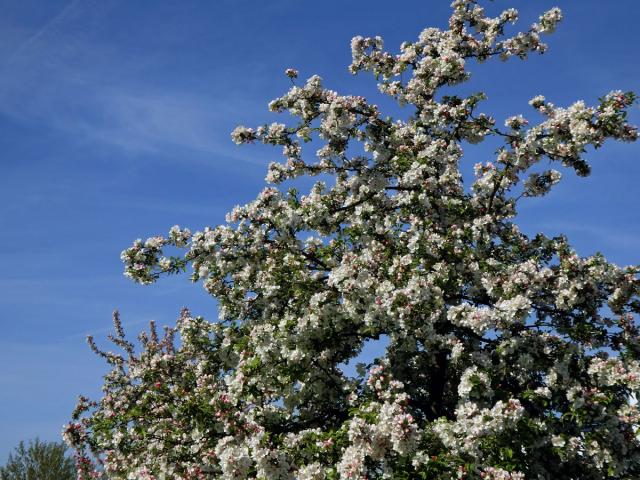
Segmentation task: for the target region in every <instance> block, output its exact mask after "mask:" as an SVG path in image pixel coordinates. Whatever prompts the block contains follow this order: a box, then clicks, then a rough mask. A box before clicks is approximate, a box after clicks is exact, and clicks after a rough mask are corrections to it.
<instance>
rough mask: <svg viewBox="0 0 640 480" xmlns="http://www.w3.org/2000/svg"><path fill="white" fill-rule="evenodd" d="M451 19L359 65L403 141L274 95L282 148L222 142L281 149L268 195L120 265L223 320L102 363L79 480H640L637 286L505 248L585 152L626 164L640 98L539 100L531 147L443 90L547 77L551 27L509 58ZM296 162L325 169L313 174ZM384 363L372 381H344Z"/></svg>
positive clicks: (481, 15)
mask: <svg viewBox="0 0 640 480" xmlns="http://www.w3.org/2000/svg"><path fill="white" fill-rule="evenodd" d="M452 9H453V13H452V15H451V17H450V20H449V27H448V29H447V30H440V29H436V28H428V29H426V30H424V31H423V32H422V33H421V34H420V36H419V38H418V39H417V40H415V41H414V42H411V43H409V42H405V43H403V44H402V45H401V46H400V51H399V53H398V54H392V53H389V52H388V51H387V50H385V48H384V46H383V41H382V39H381V38H379V37H376V38H362V37H355V38H354V39H353V41H352V44H351V49H352V53H353V63H352V64H351V66H350V70H351V72H352V73H354V74H357V73H361V72H370V73H372V74H373V75H374V76H375V77H376V79H377V80H378V82H379V83H378V86H379V89H380V91H381V92H382V93H383V94H385V95H388V96H390V97H392V98H393V99H395V100H397V102H399V104H401V105H405V106H407V110H406V111H407V112H409V114H408V118H404V119H392V118H390V117H387V116H384V115H383V114H382V113H381V111H380V110H379V108H378V107H377V106H376V105H374V104H372V103H369V102H368V101H367V100H366V99H365V98H363V97H357V96H341V95H339V94H338V93H336V92H334V91H332V90H328V89H326V88H325V87H324V86H323V84H322V81H321V79H320V78H319V77H317V76H313V77H311V78H309V79H308V80H307V81H306V82H304V83H303V84H300V86H297V85H296V78H297V75H298V74H297V72H296V71H295V70H292V69H290V70H287V72H286V74H287V75H288V76H289V77H290V78H291V79H292V81H293V83H294V86H293V87H292V88H291V89H290V90H289V91H288V92H287V93H286V94H285V95H284V96H282V97H281V98H278V99H276V100H274V101H273V102H271V103H270V105H269V107H270V109H271V110H272V111H273V112H288V113H289V114H290V115H291V116H293V117H294V118H295V119H296V120H295V121H294V123H292V124H290V125H285V124H282V123H273V124H271V125H268V126H261V127H258V128H255V129H254V128H245V127H238V128H237V129H236V130H234V132H233V133H232V138H233V140H234V141H235V142H236V143H239V144H242V143H255V142H262V143H265V144H269V145H277V146H280V147H281V148H282V150H283V155H284V157H285V161H283V162H282V163H272V164H271V165H270V166H269V170H268V175H267V179H266V180H267V182H268V183H269V184H270V186H268V187H267V188H265V189H264V190H263V191H262V192H261V193H260V194H259V195H258V197H257V198H256V199H255V200H254V201H253V202H251V203H249V204H247V205H245V206H242V207H236V208H235V209H234V210H233V211H232V212H231V213H229V214H228V217H227V223H226V224H225V225H221V226H218V227H215V228H205V229H204V230H203V231H200V232H196V233H193V234H192V233H191V232H190V231H189V230H187V229H181V228H179V227H173V228H172V229H171V230H170V232H169V234H168V235H167V236H156V237H152V238H149V239H148V240H146V241H144V242H143V241H140V240H138V241H136V242H134V244H133V246H131V247H130V248H128V249H127V250H125V251H124V252H123V254H122V259H123V261H124V263H125V266H126V275H128V276H129V277H131V278H132V279H133V280H135V281H136V282H139V283H142V284H148V283H152V282H155V281H156V280H157V279H158V278H159V277H160V276H162V275H163V274H171V273H178V272H181V271H183V270H185V269H186V268H187V267H190V268H192V269H193V275H192V279H193V281H198V282H202V284H203V285H204V288H205V289H206V291H207V292H208V293H210V294H211V295H213V296H214V297H216V298H217V300H218V302H219V317H220V318H219V321H216V322H210V321H207V320H205V319H203V318H200V317H194V316H192V315H191V314H190V313H189V312H188V311H186V310H185V311H183V312H182V314H181V315H180V318H179V319H178V322H177V326H176V327H175V328H168V329H166V331H165V333H164V335H160V334H159V333H158V332H157V331H156V329H155V327H154V326H152V328H151V331H150V332H149V333H145V334H142V335H141V336H140V344H141V345H140V346H139V348H138V349H136V347H135V345H134V344H133V343H131V342H130V341H129V340H127V338H125V335H124V332H123V331H122V327H121V324H120V321H119V318H118V317H117V316H116V317H115V326H116V332H115V334H114V335H113V336H112V337H111V339H112V341H113V342H114V343H115V344H116V345H117V346H118V347H121V350H122V352H121V353H112V352H107V351H102V350H100V349H99V348H98V347H97V346H96V345H95V343H94V342H93V340H91V339H90V343H91V345H92V347H93V348H94V350H95V351H96V352H97V353H98V354H99V355H101V356H103V357H104V358H105V359H106V360H107V361H108V362H109V364H110V365H111V366H112V370H111V372H110V373H109V374H108V375H107V376H106V377H105V383H104V387H103V390H104V396H103V398H102V399H100V400H99V401H97V402H94V401H91V400H88V399H86V398H81V400H80V402H79V404H78V408H77V409H76V411H75V412H74V415H73V421H72V422H71V423H70V424H69V425H68V426H67V427H66V429H65V432H64V436H65V438H66V440H67V442H68V443H69V444H70V445H72V446H73V447H75V448H76V449H77V451H78V452H79V453H78V463H79V465H80V467H81V468H82V473H81V474H80V476H81V478H91V477H92V475H97V473H96V470H95V467H94V462H97V463H99V464H101V465H102V468H104V470H105V471H106V473H107V475H108V476H109V478H113V479H142V480H145V479H146V480H151V479H184V480H187V479H189V480H196V479H210V478H222V479H245V478H255V479H294V478H295V479H302V480H311V479H314V480H315V479H318V480H319V479H374V478H398V479H409V478H411V479H413V478H416V479H419V478H422V479H450V478H466V479H474V478H476V479H478V478H481V479H496V480H497V479H504V480H506V479H513V480H515V479H525V478H526V479H577V478H580V479H603V478H618V479H623V478H625V479H630V478H640V439H639V437H638V435H637V434H636V426H637V425H638V422H639V419H640V412H639V410H638V407H637V406H636V405H633V404H632V402H630V401H629V399H630V398H632V397H633V395H635V394H637V393H638V390H639V389H640V363H639V361H640V344H639V342H638V339H639V334H638V326H637V322H636V320H635V317H634V315H635V314H637V313H638V312H639V311H640V299H639V297H638V293H639V291H640V283H639V282H638V273H639V271H640V269H639V268H638V267H625V268H621V267H618V266H616V265H614V264H612V263H609V262H608V261H607V260H606V259H605V258H603V256H601V255H595V256H590V257H586V258H585V257H581V256H579V255H577V254H576V252H575V251H574V250H573V249H572V248H571V246H570V244H569V243H568V240H567V239H566V238H565V237H564V236H560V237H556V238H549V237H547V236H545V235H543V234H538V235H535V236H527V235H525V234H523V233H522V232H521V231H520V230H519V229H518V227H517V225H516V224H515V223H514V219H515V218H516V215H517V212H518V206H519V202H520V201H521V199H523V198H528V197H538V196H542V195H545V194H546V193H547V192H549V190H550V189H552V188H553V187H554V185H556V184H557V183H558V182H559V181H560V177H561V174H560V172H559V171H557V170H554V169H546V170H545V167H543V165H545V166H546V165H547V164H551V165H554V164H555V165H559V166H562V167H564V168H563V169H564V170H565V171H567V170H568V171H570V170H571V169H572V170H574V171H575V173H577V174H578V175H580V176H585V175H588V174H589V172H590V166H589V163H588V162H587V160H586V159H585V155H584V154H585V151H586V149H587V148H588V147H595V148H598V147H600V146H601V145H603V143H605V141H606V140H608V139H615V140H621V141H633V140H636V139H637V137H638V132H637V130H636V128H635V127H633V126H631V125H629V124H628V123H627V121H626V111H627V109H628V107H629V106H630V105H632V104H633V103H634V101H635V99H636V97H635V95H634V94H633V93H623V92H620V91H614V92H611V93H609V94H607V95H605V96H603V97H602V98H601V100H600V102H599V103H598V104H597V105H594V106H588V105H585V103H584V102H581V101H578V102H576V103H574V104H572V105H570V106H568V107H560V106H556V105H554V104H553V103H551V102H550V101H548V100H546V99H545V97H543V96H537V97H535V98H533V99H532V100H531V101H530V107H531V108H532V109H533V110H534V113H535V115H536V116H537V117H539V118H540V119H541V120H540V121H539V122H529V121H528V120H527V119H525V118H524V117H523V116H521V115H517V116H513V117H511V118H508V119H506V121H505V122H504V126H502V125H501V124H500V125H499V124H497V122H496V121H494V119H493V118H492V117H491V116H489V115H486V114H484V113H482V112H480V111H479V110H480V105H481V101H482V100H483V98H484V97H483V95H482V94H475V95H471V96H457V95H453V94H447V95H444V94H442V92H441V89H442V87H445V86H446V87H447V92H449V91H451V90H452V87H453V86H455V85H458V84H460V83H462V82H465V81H467V80H468V79H469V76H470V75H469V73H468V69H467V63H468V62H471V61H473V62H479V63H482V62H485V61H488V60H493V59H494V58H498V59H500V60H508V59H511V58H513V57H518V58H520V59H525V58H527V56H528V55H530V54H532V53H542V52H544V51H545V49H546V45H545V44H544V43H542V41H541V36H542V35H543V34H548V33H551V32H553V30H554V29H555V28H556V25H557V24H558V22H559V21H560V20H561V12H560V10H559V9H557V8H554V9H552V10H550V11H548V12H546V13H544V14H543V15H542V16H540V18H539V21H538V22H537V23H534V24H533V25H532V26H531V27H530V28H529V29H528V30H527V31H524V32H522V33H517V34H516V35H513V36H509V35H507V34H506V33H505V27H506V26H507V25H508V24H510V23H514V22H516V20H517V17H518V13H517V11H516V10H514V9H509V10H506V11H504V12H503V13H502V14H500V15H499V16H498V17H495V18H492V17H488V16H487V15H486V14H485V12H484V10H483V9H482V8H481V7H480V6H479V5H478V4H477V2H476V1H474V0H455V1H454V2H453V4H452ZM487 137H493V138H494V140H495V139H498V140H499V141H500V143H501V145H502V146H501V147H500V148H499V149H498V151H497V152H496V156H495V158H492V159H487V161H483V162H480V163H477V164H476V165H475V180H474V181H473V182H472V184H471V185H470V186H468V187H467V186H465V185H463V181H462V174H461V165H462V164H463V162H464V161H465V157H464V156H463V148H468V144H475V143H478V142H482V141H483V140H484V139H486V138H487ZM307 142H314V144H315V142H320V143H321V146H320V148H319V149H318V150H317V152H316V154H315V155H308V152H307V148H308V147H306V146H304V144H305V143H307ZM562 167H560V168H562ZM302 176H311V177H317V178H316V180H317V181H316V182H315V183H314V184H313V186H312V187H311V188H310V189H309V190H308V191H305V193H304V194H302V193H300V192H298V191H297V190H296V189H294V188H291V189H288V190H287V189H286V188H285V187H286V185H287V184H291V183H292V182H295V181H296V179H298V180H299V177H302ZM278 186H280V188H279V187H278ZM174 247H178V248H182V249H185V251H186V253H184V254H183V255H174V256H171V255H169V254H168V253H167V252H168V251H169V250H168V248H170V249H172V250H174ZM381 338H383V339H386V340H387V341H388V346H387V347H386V349H385V350H384V351H383V352H380V356H379V358H377V359H376V360H375V361H373V362H372V363H371V364H368V365H362V364H361V365H359V366H358V373H357V374H353V375H347V374H346V373H345V372H344V371H343V369H342V368H341V366H342V365H344V364H345V363H347V362H349V361H351V360H353V359H354V358H356V357H357V356H358V355H359V353H360V352H361V349H362V348H363V345H364V344H365V342H367V341H369V340H376V339H381ZM138 350H139V351H138Z"/></svg>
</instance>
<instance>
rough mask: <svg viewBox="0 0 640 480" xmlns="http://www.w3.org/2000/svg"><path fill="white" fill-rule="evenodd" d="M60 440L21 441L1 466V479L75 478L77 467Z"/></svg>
mask: <svg viewBox="0 0 640 480" xmlns="http://www.w3.org/2000/svg"><path fill="white" fill-rule="evenodd" d="M66 452H67V447H66V446H65V444H64V443H62V442H60V443H57V442H41V441H40V440H38V439H37V438H36V439H35V440H33V441H29V445H25V443H24V442H20V443H19V444H18V446H17V447H16V448H15V450H14V451H13V452H12V453H10V454H9V459H8V460H7V463H6V465H5V466H4V467H0V480H75V478H76V468H75V465H74V462H73V460H72V459H71V458H69V457H68V456H67V455H66Z"/></svg>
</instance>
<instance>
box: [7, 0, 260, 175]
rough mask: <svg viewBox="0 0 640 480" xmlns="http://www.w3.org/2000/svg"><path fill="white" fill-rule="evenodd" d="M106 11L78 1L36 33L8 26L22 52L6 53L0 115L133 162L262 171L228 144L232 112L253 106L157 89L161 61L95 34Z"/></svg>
mask: <svg viewBox="0 0 640 480" xmlns="http://www.w3.org/2000/svg"><path fill="white" fill-rule="evenodd" d="M108 4H109V2H105V3H104V4H98V3H97V2H93V1H90V0H75V1H73V2H70V3H69V4H67V5H66V6H65V7H64V8H63V9H62V10H61V11H60V12H59V13H58V14H57V15H55V16H54V17H53V18H52V19H51V20H50V21H48V22H47V23H46V24H45V25H44V26H42V27H41V28H40V29H39V30H37V31H35V32H25V31H23V30H21V29H20V28H17V27H16V26H11V25H9V26H7V27H8V28H6V29H5V33H4V34H3V36H4V37H5V38H4V40H5V41H4V42H3V43H5V44H7V43H13V44H16V43H17V46H15V47H14V48H13V50H7V49H5V51H4V52H0V55H4V57H5V58H4V59H3V58H1V57H0V69H1V72H2V74H1V75H0V112H1V113H2V114H4V115H5V116H7V117H9V118H12V119H14V120H17V121H19V122H23V123H26V124H35V125H39V126H44V127H45V128H48V129H52V130H54V131H57V132H60V133H62V134H64V135H67V136H72V137H73V140H74V143H76V144H80V145H86V144H101V145H103V146H108V147H114V148H117V149H118V150H120V151H122V152H123V153H125V154H134V155H135V154H161V153H163V152H166V150H167V149H178V150H179V149H184V150H189V151H193V152H195V153H205V154H212V153H215V154H218V155H222V156H224V157H226V158H232V159H235V160H239V161H243V162H247V163H255V164H256V165H263V163H262V162H256V161H255V160H252V159H251V157H249V156H244V155H242V152H238V151H237V150H235V149H234V148H233V145H232V143H231V142H230V139H229V132H230V129H231V128H233V127H232V126H231V123H230V122H231V121H232V120H231V119H233V117H234V113H233V112H234V111H236V110H237V109H238V108H242V109H243V111H247V110H248V109H249V107H250V102H246V104H245V101H243V99H242V98H235V97H234V96H233V95H229V94H228V93H227V94H226V95H225V96H224V97H220V96H217V97H216V96H212V95H211V93H210V92H197V91H196V92H190V91H185V90H184V87H180V86H173V85H166V84H165V85H162V84H161V82H158V83H156V82H154V79H153V78H149V75H150V73H149V72H150V71H152V70H154V69H156V68H158V67H160V68H161V67H162V63H163V58H162V56H161V55H158V54H157V52H155V54H154V55H150V56H149V58H148V59H142V60H141V58H140V57H139V56H132V55H127V54H126V52H124V53H123V52H122V51H121V50H118V49H114V48H113V47H110V46H107V45H106V44H104V43H102V44H101V43H100V41H98V40H96V39H95V38H94V37H95V36H96V35H92V34H91V32H90V31H89V28H88V27H87V25H89V26H91V25H92V24H93V23H95V19H96V17H98V16H100V15H108V7H107V5H108ZM94 7H97V11H94ZM92 20H93V21H92ZM25 36H26V39H25V38H24V37H25ZM19 37H22V39H21V40H18V38H19ZM154 84H155V86H154ZM251 105H253V106H255V103H251ZM196 158H197V157H196Z"/></svg>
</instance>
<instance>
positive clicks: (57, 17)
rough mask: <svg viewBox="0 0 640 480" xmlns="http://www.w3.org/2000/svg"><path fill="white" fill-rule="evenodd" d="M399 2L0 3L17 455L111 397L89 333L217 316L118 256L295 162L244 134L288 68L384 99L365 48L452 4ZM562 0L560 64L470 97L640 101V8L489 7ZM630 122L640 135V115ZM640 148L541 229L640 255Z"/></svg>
mask: <svg viewBox="0 0 640 480" xmlns="http://www.w3.org/2000/svg"><path fill="white" fill-rule="evenodd" d="M392 3H393V2H388V1H381V0H368V1H366V2H365V1H360V0H352V1H349V2H339V1H334V0H331V1H322V2H301V1H293V0H270V1H268V2H262V1H260V2H259V1H253V0H251V1H248V2H235V1H230V0H217V1H215V2H211V1H204V0H203V1H192V0H185V1H180V2H178V1H160V0H158V1H151V0H139V1H136V2H130V1H129V2H127V1H124V0H75V1H71V2H65V1H59V0H49V1H47V2H43V1H38V0H22V1H17V0H13V1H0V7H1V10H2V12H3V15H2V18H0V70H1V74H0V146H1V147H2V154H1V155H0V199H1V203H0V222H1V223H0V224H1V225H2V228H3V231H4V234H3V235H1V236H0V272H1V275H0V322H1V325H2V335H1V336H0V425H2V428H1V429H0V461H4V459H5V458H6V454H7V453H8V451H9V449H11V448H12V447H13V446H14V445H15V444H16V443H17V442H18V441H19V440H21V439H27V438H32V437H35V436H40V437H41V438H44V439H47V440H57V439H58V438H59V432H60V430H61V428H62V425H63V424H64V423H65V422H66V421H67V419H68V417H69V413H70V411H71V409H72V408H73V405H74V403H75V398H76V397H77V395H78V394H80V393H84V394H89V395H93V396H94V397H95V396H96V395H97V394H98V393H99V392H98V389H99V386H100V375H101V374H102V373H103V372H104V369H103V365H102V364H101V362H100V361H99V360H98V359H96V358H94V356H93V354H92V353H91V352H90V350H89V349H88V347H87V346H86V344H85V342H84V337H85V336H86V335H87V334H89V333H93V334H95V335H96V337H97V338H98V341H99V343H100V340H101V339H102V338H103V337H104V336H106V334H107V333H108V332H109V330H110V321H111V320H110V317H111V312H112V310H113V309H115V308H118V309H119V310H120V311H121V313H122V317H123V321H124V323H125V327H127V330H129V331H130V332H132V333H134V334H135V333H137V331H138V330H139V329H141V328H143V327H144V324H145V323H146V322H147V321H148V320H149V319H154V320H156V321H157V322H158V323H159V324H171V323H173V321H174V319H175V317H176V316H177V314H178V312H179V310H180V308H181V307H182V306H183V305H188V306H190V307H191V308H192V310H193V311H194V312H195V313H197V314H201V315H204V316H206V317H209V318H212V319H213V318H215V317H216V309H215V302H214V301H213V300H212V299H211V298H209V297H207V296H206V294H205V293H204V291H203V290H202V288H201V287H200V285H195V286H194V285H191V284H190V283H189V281H188V278H187V277H186V276H183V277H176V278H169V279H164V281H161V282H160V283H158V284H156V285H154V286H151V287H140V286H137V285H134V284H132V283H131V282H130V281H128V280H127V279H125V278H124V277H123V276H122V266H121V263H120V260H119V254H120V251H121V250H122V249H123V248H125V247H127V246H128V245H129V244H130V243H131V241H132V240H134V239H135V238H138V237H143V238H146V237H147V236H151V235H153V234H157V233H165V232H166V231H167V230H168V228H169V227H171V226H172V225H174V224H176V223H179V224H181V225H184V226H188V227H190V228H191V229H192V230H197V229H201V228H203V227H205V226H207V225H215V224H218V223H220V222H222V221H223V219H224V214H225V212H226V211H228V210H229V209H230V208H232V207H233V206H234V205H235V204H238V203H244V202H247V201H250V200H251V199H252V198H253V197H254V196H255V195H256V194H257V193H258V192H259V191H260V190H261V189H262V186H263V178H264V174H265V167H266V165H267V164H268V162H269V161H272V160H277V159H278V157H279V152H278V151H277V150H266V149H262V148H258V147H253V148H252V147H247V146H245V147H237V146H235V145H234V144H233V143H232V142H231V141H230V137H229V133H230V131H231V130H232V129H233V128H234V127H235V126H236V125H237V124H245V125H247V126H253V125H258V124H261V123H265V122H272V121H276V120H279V118H278V117H277V116H275V115H274V114H270V113H269V112H268V111H267V109H266V105H267V103H268V101H269V100H271V99H272V98H275V97H276V96H278V95H280V94H281V93H283V92H284V91H285V90H286V89H287V88H288V86H289V82H288V79H287V78H286V77H285V76H284V75H283V73H282V72H283V71H284V69H285V68H287V67H295V68H297V69H299V70H300V74H301V77H303V78H305V77H308V76H310V75H312V74H316V73H317V74H319V75H321V76H322V77H323V78H324V79H325V83H326V85H327V86H328V87H329V88H332V89H334V90H337V91H339V92H341V93H346V94H364V95H366V96H367V97H368V98H372V99H373V98H375V85H374V82H373V81H372V79H370V78H368V77H365V76H358V77H352V76H351V75H350V74H349V73H348V72H347V69H346V67H347V65H348V64H349V62H350V51H349V41H350V39H351V37H352V36H354V35H356V34H362V35H377V34H379V35H382V36H383V37H384V38H385V40H386V43H387V45H388V46H389V48H394V49H395V48H397V46H398V45H399V44H400V42H401V41H403V40H411V39H413V38H415V37H416V36H417V34H418V33H419V32H420V31H421V30H422V29H423V28H424V27H427V26H433V25H435V26H444V25H445V22H446V19H447V16H448V11H449V8H448V3H449V2H448V1H444V0H431V1H427V0H422V1H405V2H396V3H399V4H400V5H401V6H400V7H399V8H398V7H394V6H393V5H392ZM487 3H488V2H487ZM556 4H557V5H559V6H560V7H561V8H562V9H563V11H564V13H565V21H564V22H563V24H561V26H560V28H559V30H558V32H557V33H556V34H554V35H553V36H551V37H549V38H548V43H549V44H550V49H549V51H548V53H546V54H545V55H543V56H541V57H537V56H536V57H534V58H532V60H531V61H528V62H520V61H517V60H515V61H511V62H509V63H507V64H503V63H500V62H489V63H486V64H484V65H482V66H479V67H477V68H475V67H474V68H473V71H474V77H473V79H472V82H473V83H472V84H469V87H468V88H469V89H471V90H473V91H478V90H484V91H486V92H487V93H488V95H489V100H488V101H487V102H485V111H487V112H488V113H490V114H492V115H494V116H495V117H496V118H497V120H498V121H499V122H502V121H503V119H504V118H505V117H507V116H510V115H512V114H516V113H523V114H525V116H526V115H527V114H529V113H530V109H529V107H528V106H527V101H528V100H529V99H530V98H532V97H533V96H535V95H537V94H544V95H546V96H547V98H548V99H549V100H551V101H552V102H554V103H556V104H557V105H567V104H569V103H571V102H572V101H574V100H577V99H585V100H586V101H587V102H589V103H593V102H595V101H596V99H597V98H598V97H599V96H601V95H602V94H604V93H606V92H607V91H609V90H612V89H622V90H635V91H640V63H639V62H638V61H637V58H638V57H637V54H638V50H637V45H638V44H637V19H638V18H640V3H639V2H637V1H636V0H617V1H616V2H602V1H597V0H582V1H580V2H575V1H568V0H558V1H556V2H550V1H547V0H539V1H537V2H525V1H524V0H512V1H503V0H498V1H496V2H493V3H488V6H489V9H490V10H497V9H501V8H506V7H509V6H515V7H516V8H519V9H520V10H521V17H522V20H523V22H524V25H528V24H529V23H531V22H532V21H534V20H535V18H536V16H537V14H538V13H540V12H541V11H542V10H544V9H546V8H549V7H551V6H554V5H556ZM465 89H467V87H465ZM375 101H376V102H378V101H379V100H378V99H377V98H376V100H375ZM380 103H381V105H388V104H387V103H385V102H380ZM632 118H633V119H634V120H635V122H636V123H640V111H639V110H638V108H637V107H636V108H635V109H634V111H633V113H632ZM639 153H640V145H638V144H632V145H629V144H607V145H606V146H605V148H603V149H600V150H598V151H596V152H591V153H590V154H589V158H590V159H591V160H592V161H593V174H592V176H591V177H589V178H587V179H579V178H576V177H575V176H574V175H571V174H568V175H567V176H566V178H565V181H564V182H562V183H561V185H560V186H559V187H558V188H557V189H556V190H555V191H554V192H553V193H552V194H551V195H550V196H548V197H546V198H544V199H540V200H532V201H530V202H529V203H527V204H524V205H523V208H522V218H521V220H520V223H521V225H522V227H523V229H524V230H526V231H527V232H534V231H543V232H545V233H547V234H550V235H553V234H557V233H559V232H564V233H566V234H568V235H569V238H570V239H571V240H572V242H573V244H574V245H575V246H576V248H577V249H578V252H579V253H580V254H583V255H587V254H591V253H594V252H595V251H601V252H603V253H604V254H605V255H606V256H607V257H608V258H609V259H611V260H612V261H615V262H617V263H619V264H625V265H626V264H630V263H640V262H639V260H640V259H639V253H638V248H637V245H638V240H637V239H638V235H639V234H640V223H639V221H638V220H639V219H640V209H639V208H638V206H639V202H638V200H637V185H638V181H639V180H640V165H639V164H638V161H637V157H638V154H639ZM485 154H486V151H483V150H482V149H480V150H477V151H474V152H472V154H471V155H470V156H469V158H467V160H466V162H468V165H472V164H473V163H475V162H477V161H481V160H486V159H487V157H486V156H484V155H485Z"/></svg>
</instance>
